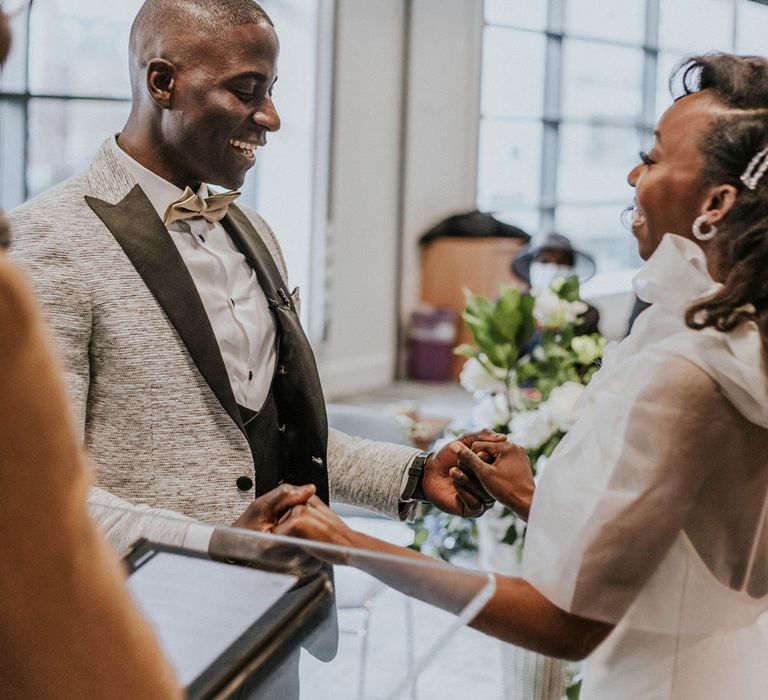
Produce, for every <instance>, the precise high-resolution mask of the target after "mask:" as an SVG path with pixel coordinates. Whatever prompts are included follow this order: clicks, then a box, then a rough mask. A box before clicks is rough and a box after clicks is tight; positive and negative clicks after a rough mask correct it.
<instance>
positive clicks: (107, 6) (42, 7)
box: [29, 0, 141, 97]
mask: <svg viewBox="0 0 768 700" xmlns="http://www.w3.org/2000/svg"><path fill="white" fill-rule="evenodd" d="M140 6H141V0H121V1H120V2H104V1H103V0H47V2H44V3H43V2H41V3H35V5H33V9H32V19H31V24H30V35H29V36H30V52H29V85H30V90H31V91H32V92H36V93H44V94H54V95H87V96H91V95H93V96H105V97H130V86H129V82H128V34H129V31H130V27H131V22H132V21H133V17H134V16H135V15H136V12H137V11H138V9H139V7H140Z"/></svg>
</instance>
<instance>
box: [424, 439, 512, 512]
mask: <svg viewBox="0 0 768 700" xmlns="http://www.w3.org/2000/svg"><path fill="white" fill-rule="evenodd" d="M506 439H507V438H506V436H504V435H500V434H498V433H494V432H492V431H490V430H482V431H480V432H478V433H467V434H466V435H462V436H461V437H460V438H459V439H458V440H455V441H454V442H452V443H449V444H448V445H445V446H444V447H443V448H442V449H441V450H439V451H438V452H437V453H435V454H434V455H432V456H430V458H429V459H428V460H427V463H426V464H425V465H424V478H423V480H422V489H423V491H424V496H425V497H426V498H427V499H428V500H429V502H430V503H432V505H434V506H437V507H438V508H439V509H440V510H443V511H445V512H446V513H450V514H451V515H460V516H462V517H463V518H477V517H479V516H481V515H482V514H483V513H484V512H485V511H486V510H488V509H489V508H490V507H491V506H493V503H494V496H493V495H491V494H490V492H489V491H487V490H486V488H484V484H481V482H479V481H478V480H477V479H469V478H464V479H457V478H455V476H453V474H454V473H458V474H460V475H463V472H462V470H461V469H459V468H458V467H459V466H460V462H459V455H458V454H457V453H456V451H455V450H454V449H452V445H462V446H463V447H464V448H465V449H466V450H467V451H468V452H469V453H470V454H472V451H471V450H470V447H471V446H472V445H473V444H483V445H485V444H488V445H500V444H504V443H505V442H506ZM478 441H482V442H478Z"/></svg>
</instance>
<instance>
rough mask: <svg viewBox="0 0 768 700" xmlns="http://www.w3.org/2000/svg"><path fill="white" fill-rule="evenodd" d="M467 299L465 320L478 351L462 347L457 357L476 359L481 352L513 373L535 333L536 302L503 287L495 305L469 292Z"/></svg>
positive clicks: (497, 364)
mask: <svg viewBox="0 0 768 700" xmlns="http://www.w3.org/2000/svg"><path fill="white" fill-rule="evenodd" d="M464 297H465V298H466V302H467V305H466V307H465V309H464V313H463V314H462V318H463V319H464V323H466V324H467V328H469V330H470V332H471V333H472V338H473V340H474V341H475V345H476V346H477V350H476V351H475V352H474V354H472V349H471V346H467V345H462V346H460V347H459V348H457V349H456V352H457V354H460V355H465V356H466V357H474V356H476V355H477V354H478V353H482V354H484V355H485V356H486V357H487V358H488V360H489V362H491V364H493V365H495V366H496V367H499V368H500V369H503V370H506V371H509V370H511V369H512V368H513V367H514V365H515V363H516V362H517V360H518V359H519V357H520V353H521V352H522V349H523V348H524V347H525V344H526V343H527V342H528V341H529V340H530V339H531V336H532V335H533V332H534V330H535V325H534V320H533V305H534V299H533V298H532V297H530V296H528V295H526V294H522V293H521V292H520V290H518V289H516V288H515V287H503V288H502V289H501V291H500V293H499V298H498V299H497V300H496V301H495V302H491V300H490V299H488V298H487V297H484V296H481V295H479V294H472V292H470V291H469V290H468V289H465V290H464Z"/></svg>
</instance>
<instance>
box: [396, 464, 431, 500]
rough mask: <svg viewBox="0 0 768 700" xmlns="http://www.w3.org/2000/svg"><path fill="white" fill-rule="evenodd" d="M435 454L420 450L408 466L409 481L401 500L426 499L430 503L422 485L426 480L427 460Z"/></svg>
mask: <svg viewBox="0 0 768 700" xmlns="http://www.w3.org/2000/svg"><path fill="white" fill-rule="evenodd" d="M433 454H434V452H419V454H417V455H416V456H415V457H414V458H413V461H412V462H411V466H410V467H408V481H407V482H406V484H405V488H404V489H403V495H402V496H401V500H403V501H424V502H425V503H429V501H428V499H427V498H426V497H425V496H424V489H423V487H422V485H423V481H424V468H425V466H426V464H427V460H428V459H429V458H430V457H431V456H432V455H433Z"/></svg>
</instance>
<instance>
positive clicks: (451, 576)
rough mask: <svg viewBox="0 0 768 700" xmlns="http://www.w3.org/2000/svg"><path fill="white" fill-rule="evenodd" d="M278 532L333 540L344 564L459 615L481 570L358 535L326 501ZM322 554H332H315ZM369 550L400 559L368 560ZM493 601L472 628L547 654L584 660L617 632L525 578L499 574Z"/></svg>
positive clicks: (304, 509)
mask: <svg viewBox="0 0 768 700" xmlns="http://www.w3.org/2000/svg"><path fill="white" fill-rule="evenodd" d="M275 534H281V535H287V536H291V537H299V538H303V539H310V540H315V541H320V542H329V543H332V544H336V545H341V546H344V547H349V548H352V549H355V550H360V553H359V555H354V554H353V555H351V556H350V557H349V558H348V559H347V560H346V562H345V563H347V564H350V565H351V566H355V567H357V568H359V569H362V570H364V571H366V572H368V573H369V574H371V575H373V576H375V577H376V578H378V579H379V580H381V581H383V582H384V583H386V584H387V585H389V586H391V587H392V588H396V589H397V590H400V591H402V592H403V593H405V594H407V595H409V596H411V597H414V598H418V599H420V600H423V601H425V602H427V603H430V604H432V605H436V606H438V607H440V608H443V609H445V610H448V611H450V612H453V613H458V612H459V611H460V610H461V609H462V608H463V607H464V606H465V605H466V603H467V602H468V601H469V600H470V599H471V597H472V595H473V593H474V591H475V590H476V588H477V572H467V573H466V574H465V573H463V572H462V570H461V569H459V568H457V567H453V566H448V565H444V566H434V564H435V563H436V562H435V560H434V559H430V558H429V557H426V556H424V555H423V554H419V553H418V552H414V551H412V550H409V549H404V548H402V547H397V546H395V545H392V544H389V543H387V542H383V541H382V540H379V539H376V538H375V537H370V536H368V535H364V534H362V533H359V532H356V531H355V530H352V529H351V528H350V527H348V526H347V525H346V524H345V523H344V522H343V521H342V520H341V519H340V518H339V517H338V516H337V515H336V514H335V513H333V512H332V511H331V510H330V509H329V508H328V507H327V506H326V505H325V504H324V503H322V501H320V500H319V499H317V498H314V499H312V500H311V501H310V502H309V503H308V505H307V506H297V507H295V508H293V509H292V511H291V514H290V516H289V517H288V518H286V519H285V520H284V521H283V522H282V523H281V524H280V525H279V526H278V528H277V529H276V530H275ZM313 551H314V553H315V554H316V555H318V556H327V555H324V554H323V553H322V552H317V551H316V550H313ZM366 552H374V553H378V554H385V555H392V556H393V557H398V559H397V560H396V559H394V558H393V559H389V558H386V557H375V556H367V555H366ZM405 557H408V558H411V559H414V560H419V561H426V562H431V563H432V564H433V566H429V567H427V566H424V567H421V566H413V567H404V566H403V565H402V563H401V560H402V558H405ZM496 580H497V589H496V593H495V594H494V596H493V598H492V599H491V600H490V601H489V602H488V603H487V604H486V606H485V607H484V608H483V609H482V610H481V611H480V613H479V614H478V615H477V617H476V618H475V619H474V620H473V621H472V623H471V626H472V627H474V628H476V629H478V630H480V631H482V632H485V633H487V634H491V635H493V636H495V637H498V638H499V639H502V640H504V641H505V642H510V643H511V644H516V645H517V646H521V647H525V648H526V649H532V650H534V651H538V652H540V653H542V654H546V655H548V656H557V657H561V658H566V659H582V658H584V657H585V656H587V655H588V654H589V653H590V652H591V651H592V650H593V649H594V648H595V647H596V646H597V645H598V644H599V643H600V642H601V641H602V640H603V639H605V637H606V636H607V635H608V633H609V632H610V631H611V630H612V629H613V626H612V625H609V624H606V623H602V622H597V621H595V620H590V619H587V618H584V617H579V616H577V615H572V614H570V613H567V612H565V611H564V610H561V609H560V608H558V607H557V606H555V605H553V604H552V603H551V602H550V601H549V600H548V599H547V598H545V597H544V596H543V595H541V594H540V593H539V592H538V591H537V590H536V589H535V588H533V586H531V585H530V584H529V583H527V582H526V581H525V580H523V579H521V578H512V577H508V576H497V577H496Z"/></svg>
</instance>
